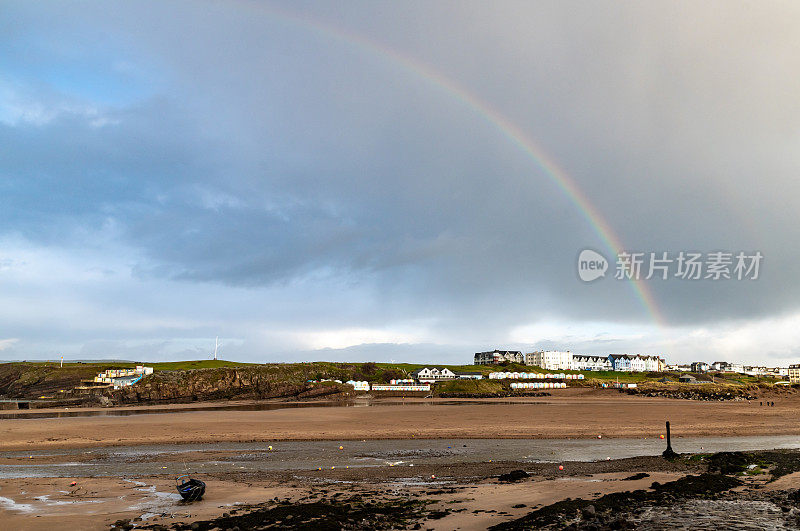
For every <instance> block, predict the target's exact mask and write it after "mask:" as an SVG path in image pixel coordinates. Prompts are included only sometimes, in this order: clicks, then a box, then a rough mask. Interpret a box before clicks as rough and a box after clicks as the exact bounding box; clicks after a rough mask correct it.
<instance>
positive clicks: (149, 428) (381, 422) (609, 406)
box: [0, 389, 800, 450]
mask: <svg viewBox="0 0 800 531" xmlns="http://www.w3.org/2000/svg"><path fill="white" fill-rule="evenodd" d="M766 400H767V399H765V401H766ZM770 400H775V406H774V407H767V406H766V405H759V401H749V402H748V401H744V400H742V401H732V400H731V401H696V400H691V401H690V400H677V399H665V398H648V397H639V396H628V395H625V394H621V393H618V392H617V391H614V390H594V389H564V390H559V392H557V393H556V392H554V393H552V396H543V397H534V398H528V399H525V398H514V399H481V400H466V399H465V400H461V401H458V400H448V401H447V403H446V404H442V403H441V402H439V401H437V400H423V399H406V400H404V401H401V402H400V403H398V400H397V399H392V400H390V401H387V403H382V402H381V401H380V400H372V401H363V402H357V403H355V404H343V405H342V407H303V408H296V407H286V408H285V409H273V410H263V411H248V410H221V409H218V408H214V407H213V406H214V405H213V404H208V406H209V408H208V409H205V410H200V411H182V410H181V406H177V407H176V406H172V407H174V408H175V409H174V411H173V412H170V413H162V414H152V415H148V414H136V415H129V416H97V417H67V418H33V419H14V418H3V417H2V414H0V422H2V427H3V438H2V440H0V450H24V449H37V448H79V447H94V446H108V445H137V444H166V443H190V442H197V443H214V442H252V441H274V440H360V439H411V438H425V439H436V438H487V437H493V438H526V439H528V438H530V439H533V438H546V439H566V438H592V437H598V436H600V437H616V438H619V437H623V438H624V437H627V438H641V437H658V436H659V435H660V434H662V433H663V429H664V423H665V421H667V420H669V421H670V422H671V423H672V427H673V428H672V429H673V435H674V436H675V437H689V436H694V437H698V436H740V435H800V423H798V422H797V416H796V413H795V412H796V411H797V408H798V407H799V406H800V398H797V396H796V395H784V396H781V397H780V398H778V399H777V400H776V399H775V398H774V397H773V398H771V399H770ZM312 405H313V404H312ZM194 406H195V407H196V404H195V405H194ZM320 406H322V404H320ZM345 406H347V407H345ZM160 407H161V406H140V407H137V408H135V409H136V410H137V411H139V412H140V413H141V412H143V411H147V410H148V408H152V409H153V410H155V409H158V408H160ZM184 407H189V406H188V405H186V406H184ZM42 411H46V410H36V412H37V413H41V412H42Z"/></svg>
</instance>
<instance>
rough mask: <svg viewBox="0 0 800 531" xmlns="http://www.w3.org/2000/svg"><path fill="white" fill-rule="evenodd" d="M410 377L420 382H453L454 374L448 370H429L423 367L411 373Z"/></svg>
mask: <svg viewBox="0 0 800 531" xmlns="http://www.w3.org/2000/svg"><path fill="white" fill-rule="evenodd" d="M411 375H412V376H413V377H414V378H415V379H416V380H419V381H420V382H423V383H424V382H437V381H439V380H453V379H455V377H456V373H454V372H453V371H451V370H450V369H447V368H444V369H437V368H435V367H434V368H432V369H429V368H428V367H424V368H422V369H417V370H416V371H414V372H412V373H411Z"/></svg>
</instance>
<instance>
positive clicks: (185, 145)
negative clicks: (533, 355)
mask: <svg viewBox="0 0 800 531" xmlns="http://www.w3.org/2000/svg"><path fill="white" fill-rule="evenodd" d="M798 24H800V5H798V4H796V3H792V2H779V1H769V2H757V3H755V2H734V3H731V2H703V3H698V2H691V1H685V2H681V1H678V2H673V1H670V2H666V1H664V2H660V1H656V2H646V3H642V2H624V1H621V2H614V3H607V2H606V3H586V2H573V1H563V0H557V1H556V0H554V1H537V2H511V1H504V2H492V3H486V2H471V1H453V2H445V1H411V2H394V1H386V2H373V1H355V0H354V1H351V2H344V3H342V2H334V3H332V2H304V1H299V2H298V1H293V2H269V1H244V0H241V1H239V0H230V1H226V2H212V1H203V0H195V1H191V2H189V1H186V2H181V1H172V2H163V1H140V2H115V1H104V2H99V1H88V0H83V1H67V0H64V1H58V2H47V1H45V2H28V1H14V0H0V359H56V358H58V357H59V356H62V355H63V356H64V358H65V359H89V358H102V359H108V358H120V359H135V360H143V361H153V360H173V359H174V360H178V359H197V358H203V357H208V356H210V355H211V353H212V352H213V346H214V338H215V337H216V336H219V337H220V342H221V343H222V348H221V351H220V355H221V357H223V358H225V359H232V360H239V361H255V362H274V361H300V360H302V361H308V360H342V361H367V360H376V361H391V360H395V361H409V362H429V363H436V362H440V363H470V362H471V360H472V355H473V353H474V352H477V351H483V350H492V349H494V348H501V349H515V350H516V349H519V350H525V351H531V350H534V349H536V350H538V349H558V350H562V349H563V350H571V351H573V352H576V353H591V354H609V353H623V352H625V353H643V354H658V355H661V356H662V357H665V358H666V359H667V361H668V362H669V363H677V362H689V361H694V360H705V361H709V362H710V361H717V360H725V361H738V362H743V363H747V364H764V365H770V366H774V365H784V366H785V365H787V364H789V363H797V362H800V282H798V279H797V274H798V271H800V269H799V268H798V267H797V264H798V263H799V262H800V246H798V245H797V241H798V236H800V234H799V233H800V228H799V227H798V214H797V213H798V211H799V210H800V179H798V178H797V177H798V169H800V149H798V148H800V105H798V104H797V97H796V95H797V94H798V93H800V33H798V32H797V31H796V28H797V27H798ZM584 249H590V250H593V251H595V252H597V253H599V255H601V256H602V257H604V258H605V259H606V260H607V262H608V269H607V271H606V273H605V276H603V277H600V278H597V279H595V280H592V281H590V282H585V281H583V280H582V279H581V276H580V274H579V272H578V256H579V254H580V253H581V251H582V250H584ZM623 251H624V252H628V253H644V255H643V256H645V257H649V256H650V253H657V255H658V256H661V254H662V253H668V254H667V256H668V257H669V258H671V259H676V258H677V256H678V255H679V253H680V252H682V251H683V252H684V253H689V252H696V253H700V254H701V256H702V259H703V260H709V259H710V258H709V257H710V255H712V254H713V253H718V252H722V253H732V256H734V257H735V256H736V255H737V254H738V253H740V252H741V253H744V256H745V257H751V256H755V255H756V253H760V255H761V256H762V259H761V260H760V262H759V270H758V275H757V278H752V277H753V276H755V275H754V274H753V271H751V274H750V276H749V277H748V276H747V275H745V278H742V279H738V278H736V275H735V274H733V273H734V270H733V265H735V259H734V264H732V265H731V267H730V272H731V273H732V275H731V276H732V278H730V279H726V278H720V279H714V278H713V277H712V278H705V276H706V275H705V273H706V271H707V270H704V271H703V275H702V276H701V278H700V279H684V278H680V277H678V276H675V274H676V272H677V270H676V269H675V268H676V267H677V262H674V263H672V264H671V265H670V267H672V269H670V270H669V272H668V276H667V278H666V279H663V278H661V277H660V275H654V277H653V278H651V279H649V280H645V279H644V278H642V279H640V280H638V281H631V280H627V279H617V278H615V276H616V269H617V263H618V261H619V259H620V258H619V253H621V252H623ZM647 263H648V262H645V264H647ZM706 267H708V265H707V263H706ZM645 270H646V267H645ZM643 276H644V275H643Z"/></svg>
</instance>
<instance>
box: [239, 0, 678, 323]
mask: <svg viewBox="0 0 800 531" xmlns="http://www.w3.org/2000/svg"><path fill="white" fill-rule="evenodd" d="M242 3H243V4H244V5H246V6H247V7H249V8H254V9H257V10H259V12H261V13H267V14H269V15H272V16H274V17H276V18H278V19H280V20H282V21H284V22H287V23H289V24H292V25H294V26H296V27H298V28H300V29H301V30H304V31H313V32H315V33H317V34H320V35H323V36H325V37H327V38H331V39H335V40H337V41H340V42H343V43H345V44H347V45H349V46H351V47H355V48H357V49H358V50H361V51H365V52H367V53H369V54H370V55H373V56H377V57H378V58H381V59H389V60H390V61H391V62H393V63H394V64H396V65H398V66H400V67H401V68H402V69H403V70H404V71H406V72H408V73H410V74H412V75H414V76H417V77H418V78H421V79H424V80H425V81H427V82H428V83H429V84H431V85H433V86H434V87H436V88H437V89H439V90H441V91H442V92H444V93H445V94H446V95H448V96H450V97H451V98H453V99H455V100H456V101H458V102H460V103H461V104H462V105H464V106H465V107H467V108H469V109H470V110H471V111H473V112H474V113H475V114H476V115H478V116H480V117H481V118H482V119H483V120H484V121H485V122H486V123H488V124H489V125H490V126H492V127H493V128H494V129H495V130H496V131H497V132H498V133H500V135H502V136H503V137H505V138H506V139H507V140H508V141H509V142H511V143H512V144H514V145H516V146H517V147H518V148H519V149H520V150H521V151H522V152H523V153H524V154H525V155H527V157H528V158H529V159H530V160H531V161H532V162H533V163H534V164H535V165H536V166H537V167H538V168H539V169H540V170H541V171H542V172H543V173H544V175H545V176H546V177H547V178H548V179H550V181H552V182H553V183H554V184H555V185H556V186H557V187H558V189H560V190H561V192H562V193H563V194H564V195H565V196H566V197H567V198H568V199H569V200H570V202H571V203H572V204H573V205H575V207H576V208H577V210H578V212H580V214H581V215H582V216H583V218H584V219H585V220H586V221H587V222H588V224H589V226H590V227H591V228H592V230H593V231H594V233H595V234H596V235H597V237H598V238H599V239H600V241H601V242H602V243H603V246H604V247H605V248H606V249H607V250H608V251H609V252H610V253H611V255H612V256H611V261H612V263H611V264H610V267H613V262H614V257H615V256H616V255H617V254H619V253H620V252H622V251H623V250H625V246H624V245H623V244H622V242H621V241H620V238H619V237H618V236H617V235H616V234H615V233H614V231H613V230H612V229H611V226H610V225H609V224H608V222H607V221H606V220H605V218H604V217H603V216H602V215H601V214H600V212H599V211H598V210H597V208H595V207H594V206H593V205H592V203H591V202H590V201H589V198H588V197H586V194H584V193H583V191H582V190H581V189H580V187H579V186H578V183H577V182H575V180H574V179H573V178H571V177H570V176H569V175H568V174H567V173H566V172H565V171H564V170H563V169H562V168H560V167H559V166H558V164H556V162H555V161H554V160H553V159H552V158H551V157H549V156H548V155H547V153H546V152H545V151H544V150H543V149H542V148H541V147H540V146H539V145H538V144H537V143H536V142H535V141H534V140H533V139H532V138H531V137H530V136H529V135H527V134H526V133H525V132H524V131H523V130H522V129H521V128H520V127H519V126H518V125H516V124H515V123H513V122H512V121H511V120H509V119H508V118H506V117H505V116H504V115H503V114H502V113H500V112H499V111H498V110H497V109H495V108H494V107H493V106H492V105H491V104H489V103H488V102H486V101H485V100H482V99H480V98H478V97H477V96H476V95H475V94H474V93H472V92H470V91H469V90H468V89H467V88H465V87H464V86H462V85H460V84H458V83H456V82H455V81H454V80H452V79H450V78H448V77H447V76H445V75H443V74H442V73H441V72H439V71H437V70H435V69H433V68H432V67H431V66H430V65H427V64H425V63H423V62H421V61H419V60H418V59H416V58H414V57H411V56H408V55H405V54H403V53H401V52H399V51H397V50H394V49H392V48H388V47H387V46H385V45H383V44H381V43H379V42H376V41H373V40H371V39H368V38H367V37H364V36H363V35H359V34H356V33H352V32H349V31H346V30H344V29H342V28H339V27H336V26H332V25H330V24H328V23H325V22H322V21H320V20H316V19H313V18H310V17H308V16H300V15H298V14H296V13H293V12H290V11H286V10H284V9H280V8H278V7H276V6H274V5H272V4H270V5H265V4H263V3H259V4H253V3H250V2H245V1H244V0H242ZM628 285H629V286H630V287H631V289H632V290H633V293H634V295H635V297H636V298H637V299H638V301H639V302H640V304H641V306H642V307H643V308H644V310H645V311H646V312H647V313H648V314H649V315H650V317H651V319H652V320H653V322H654V323H655V324H656V325H658V326H664V325H665V324H666V320H665V319H664V317H663V315H662V313H661V311H660V310H659V309H658V306H657V305H656V303H655V299H654V298H653V294H652V292H651V291H650V289H649V288H648V286H647V284H646V283H645V282H644V281H643V280H641V279H638V280H637V279H629V280H628Z"/></svg>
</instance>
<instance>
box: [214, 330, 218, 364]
mask: <svg viewBox="0 0 800 531" xmlns="http://www.w3.org/2000/svg"><path fill="white" fill-rule="evenodd" d="M217 350H219V336H217V338H216V339H215V340H214V361H217Z"/></svg>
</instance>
